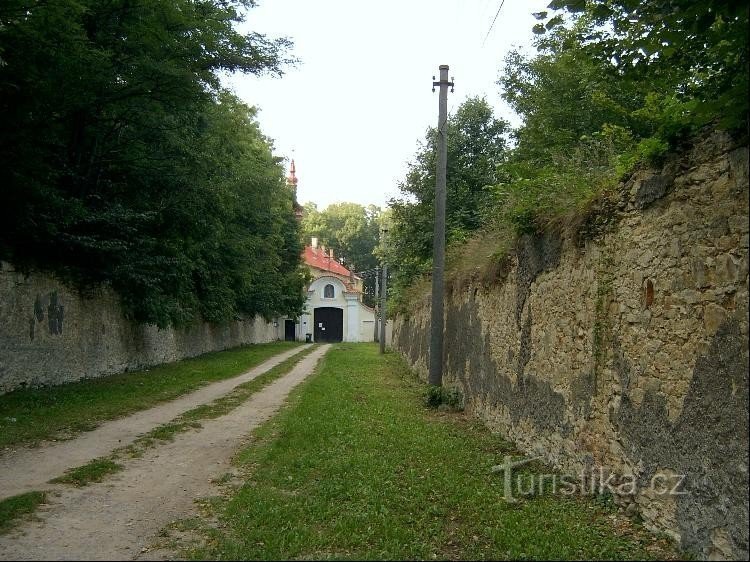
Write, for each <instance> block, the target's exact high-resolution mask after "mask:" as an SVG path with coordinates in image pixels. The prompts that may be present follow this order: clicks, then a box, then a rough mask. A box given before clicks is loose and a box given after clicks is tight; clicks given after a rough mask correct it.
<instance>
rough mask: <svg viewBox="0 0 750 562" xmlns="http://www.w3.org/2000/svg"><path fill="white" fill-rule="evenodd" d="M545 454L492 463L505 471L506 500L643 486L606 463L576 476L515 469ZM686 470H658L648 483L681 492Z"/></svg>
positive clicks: (658, 491)
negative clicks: (606, 465) (615, 471)
mask: <svg viewBox="0 0 750 562" xmlns="http://www.w3.org/2000/svg"><path fill="white" fill-rule="evenodd" d="M542 458H543V457H534V458H524V459H517V460H513V458H512V457H510V456H505V457H504V458H503V463H502V464H498V465H496V466H493V467H492V471H493V472H501V473H502V474H503V492H504V494H505V499H506V501H509V502H513V501H515V499H516V497H528V496H535V495H543V494H552V495H555V494H560V495H567V496H572V495H605V494H612V495H617V496H635V495H637V494H638V493H639V491H641V490H642V489H643V488H644V486H643V485H639V484H638V478H637V477H636V476H633V475H624V476H619V477H618V476H617V475H616V474H615V473H614V472H610V471H609V470H607V469H606V468H604V467H599V469H598V470H594V471H591V472H588V473H586V472H585V471H583V470H582V471H581V472H580V473H579V474H578V475H577V476H571V475H568V474H552V473H546V474H544V473H534V472H519V471H516V472H514V469H518V468H520V467H522V466H524V465H527V464H529V463H532V462H534V461H538V460H542ZM684 481H685V475H684V474H665V473H661V472H657V473H656V474H654V475H653V476H652V477H651V479H650V480H649V481H648V484H647V486H645V487H648V488H649V489H650V490H651V492H652V493H653V494H654V495H658V496H665V495H668V496H681V495H685V494H687V492H686V491H685V490H684V489H683V482H684Z"/></svg>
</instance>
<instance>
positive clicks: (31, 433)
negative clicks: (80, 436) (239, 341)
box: [0, 342, 304, 448]
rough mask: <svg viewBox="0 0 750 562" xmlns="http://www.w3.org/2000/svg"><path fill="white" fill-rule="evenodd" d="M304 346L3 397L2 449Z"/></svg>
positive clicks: (232, 353)
mask: <svg viewBox="0 0 750 562" xmlns="http://www.w3.org/2000/svg"><path fill="white" fill-rule="evenodd" d="M299 345H304V344H300V343H297V342H273V343H268V344H254V345H249V346H244V347H239V348H235V349H230V350H226V351H217V352H212V353H207V354H205V355H200V356H198V357H193V358H191V359H185V360H182V361H177V362H175V363H168V364H164V365H158V366H155V367H151V368H150V369H145V370H142V371H133V372H128V373H121V374H117V375H109V376H106V377H101V378H97V379H89V380H83V381H78V382H71V383H67V384H63V385H60V386H55V387H43V388H34V389H21V390H16V391H14V392H11V393H8V394H5V395H2V396H0V448H2V447H8V446H10V445H15V444H21V443H22V444H29V445H30V444H34V443H37V442H39V441H41V440H44V439H66V438H70V437H72V436H74V435H75V434H76V433H78V432H80V431H89V430H91V429H94V428H95V427H97V426H98V425H99V424H100V423H101V422H103V421H106V420H110V419H114V418H118V417H122V416H124V415H126V414H130V413H132V412H137V411H140V410H145V409H147V408H150V407H151V406H154V405H156V404H158V403H160V402H166V401H168V400H173V399H174V398H177V397H178V396H181V395H183V394H186V393H188V392H191V391H193V390H196V389H197V388H199V387H201V386H204V385H207V384H209V383H212V382H216V381H219V380H224V379H228V378H231V377H234V376H237V375H240V374H242V373H244V372H245V371H247V370H248V369H250V368H252V367H255V366H257V365H259V364H261V363H262V362H263V361H266V360H267V359H270V358H271V357H273V356H274V355H277V354H279V353H282V352H284V351H287V350H289V349H292V348H293V347H296V346H299Z"/></svg>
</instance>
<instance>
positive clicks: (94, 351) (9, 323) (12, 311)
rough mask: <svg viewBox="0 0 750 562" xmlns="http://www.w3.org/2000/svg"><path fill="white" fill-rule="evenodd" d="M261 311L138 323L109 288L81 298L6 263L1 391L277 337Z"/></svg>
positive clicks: (0, 307) (0, 279)
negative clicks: (223, 320) (239, 317)
mask: <svg viewBox="0 0 750 562" xmlns="http://www.w3.org/2000/svg"><path fill="white" fill-rule="evenodd" d="M278 330H279V328H278V327H274V325H273V323H272V322H266V321H265V320H263V319H262V318H256V319H255V320H249V321H242V322H240V321H238V322H231V323H228V324H226V325H222V326H218V325H212V324H207V323H201V324H196V325H195V326H193V327H191V328H189V329H185V330H173V329H166V330H159V329H157V328H156V326H150V325H141V326H138V325H135V324H133V323H132V322H129V321H128V320H127V319H126V318H125V317H124V316H123V314H122V310H121V308H120V305H119V301H118V299H117V297H116V296H115V294H114V293H113V292H112V291H110V290H105V289H102V290H99V291H97V292H96V293H95V294H94V295H91V296H90V297H86V298H84V297H82V296H80V295H79V294H78V293H76V292H75V291H72V290H71V289H69V288H67V287H65V286H64V285H63V284H62V283H60V282H59V281H57V280H56V279H54V278H53V277H51V276H46V275H41V274H33V275H31V276H29V277H25V276H24V275H22V274H20V273H18V272H16V271H14V270H13V268H12V267H11V266H9V265H8V264H5V263H2V262H0V394H2V393H4V392H8V391H10V390H13V389H15V388H18V387H21V386H37V385H53V384H60V383H63V382H68V381H73V380H78V379H82V378H91V377H99V376H103V375H109V374H113V373H120V372H123V371H126V370H132V369H138V368H142V367H146V366H150V365H155V364H158V363H165V362H168V361H176V360H179V359H183V358H185V357H192V356H195V355H200V354H201V353H206V352H209V351H216V350H220V349H227V348H229V347H234V346H238V345H244V344H249V343H263V342H269V341H274V340H276V339H278V337H277V336H278Z"/></svg>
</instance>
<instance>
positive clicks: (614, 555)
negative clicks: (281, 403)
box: [171, 344, 675, 560]
mask: <svg viewBox="0 0 750 562" xmlns="http://www.w3.org/2000/svg"><path fill="white" fill-rule="evenodd" d="M423 396H424V386H423V385H421V384H419V383H417V382H416V381H415V380H414V379H413V377H412V375H411V374H410V372H409V371H408V369H407V368H406V367H405V364H404V363H403V361H402V360H401V359H400V358H399V357H398V356H396V355H395V354H386V355H385V356H378V353H377V347H375V346H374V345H369V344H358V345H357V344H355V345H352V344H344V345H338V346H336V347H335V348H334V349H333V350H331V351H330V352H329V353H328V354H327V356H326V357H325V358H324V359H323V360H322V362H321V364H320V365H319V368H318V372H317V374H316V375H314V376H313V377H312V378H311V379H309V380H308V381H307V382H306V383H305V384H303V385H302V386H300V387H298V388H297V389H295V390H294V391H293V393H292V395H291V396H290V399H289V402H288V405H287V406H286V407H285V409H283V410H282V411H281V413H280V414H279V415H278V416H277V417H275V418H274V419H272V420H270V421H269V422H267V423H266V424H264V425H263V426H261V427H260V428H258V430H257V431H256V437H257V440H256V442H255V444H254V445H252V446H250V447H248V448H246V449H244V450H243V451H242V452H241V453H240V454H239V455H238V457H237V458H236V463H237V464H238V465H239V467H240V470H241V471H243V472H244V474H245V478H246V479H247V481H246V482H245V484H244V485H243V486H242V487H241V488H239V489H238V490H233V489H227V490H226V493H227V496H226V497H225V498H224V499H222V500H219V501H218V503H216V502H214V503H213V507H212V508H211V509H212V510H213V511H212V512H210V513H209V514H208V516H207V521H210V520H211V519H213V518H218V523H217V524H211V523H209V522H204V524H203V526H202V529H199V532H198V533H197V535H196V534H195V532H193V533H192V536H193V539H195V537H196V536H197V540H193V541H192V542H191V540H188V542H180V539H179V538H178V539H176V540H177V541H178V542H177V543H176V544H178V545H181V546H180V548H181V550H182V552H181V553H180V556H186V557H188V558H193V559H237V560H252V559H286V560H289V559H331V558H354V559H433V558H438V559H508V558H511V559H517V558H529V559H642V558H669V557H672V556H674V555H675V553H674V551H673V550H671V546H670V545H669V544H668V543H666V542H665V541H663V540H657V539H656V538H654V537H652V536H651V535H650V534H649V533H648V532H646V531H645V530H644V529H643V528H642V527H640V526H639V525H637V524H635V523H633V522H631V521H630V520H629V519H627V518H625V517H624V516H622V515H620V514H618V513H617V512H615V511H614V510H613V509H612V508H611V507H608V506H607V505H606V503H604V502H601V501H596V500H595V499H593V498H584V497H565V498H563V497H560V496H551V495H538V496H534V497H527V498H521V499H519V500H518V501H516V502H514V503H509V502H506V501H505V499H504V493H503V478H502V477H501V476H499V475H497V474H493V473H492V470H491V468H492V466H494V465H496V464H498V463H499V462H501V460H502V459H503V457H504V455H507V454H511V453H513V452H514V450H513V448H512V447H511V446H510V445H509V444H508V443H507V442H505V441H503V440H501V439H499V438H498V437H497V436H495V435H492V434H491V433H490V432H488V431H487V430H486V428H484V427H483V426H482V425H481V424H479V423H477V422H475V421H472V420H470V419H468V418H467V417H466V416H465V415H464V414H461V413H450V414H446V413H437V412H435V411H433V410H428V409H427V408H425V407H424V405H423ZM519 470H527V471H533V470H541V468H540V467H537V466H534V465H533V464H530V465H527V466H526V467H524V468H523V469H519ZM194 526H195V525H194V524H193V527H194ZM182 540H183V541H184V540H185V538H184V536H183V539H182ZM171 544H175V543H174V542H173V543H171Z"/></svg>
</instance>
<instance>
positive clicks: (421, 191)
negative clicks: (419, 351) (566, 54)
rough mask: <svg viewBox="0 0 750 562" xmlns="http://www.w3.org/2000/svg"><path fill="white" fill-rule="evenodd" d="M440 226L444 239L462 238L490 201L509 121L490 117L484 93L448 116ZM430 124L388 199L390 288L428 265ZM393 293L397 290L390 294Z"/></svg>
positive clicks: (432, 163) (431, 200) (432, 140)
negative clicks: (397, 191) (395, 191)
mask: <svg viewBox="0 0 750 562" xmlns="http://www.w3.org/2000/svg"><path fill="white" fill-rule="evenodd" d="M447 127H448V164H447V177H448V179H447V204H446V230H447V241H448V243H449V244H450V243H455V242H459V241H461V240H465V239H466V238H467V236H469V235H470V233H472V232H474V231H476V230H477V229H479V228H480V227H481V226H482V224H483V222H484V220H485V214H486V212H487V210H488V205H489V204H490V203H491V202H493V200H494V199H493V189H492V186H493V185H494V184H496V183H497V175H496V168H497V166H498V164H500V163H501V162H503V161H504V159H505V156H506V149H507V140H506V136H507V134H508V132H509V126H508V123H507V122H506V121H504V120H503V119H500V118H497V117H495V116H494V113H493V110H492V108H491V107H490V105H489V104H488V103H487V101H486V100H485V99H484V98H469V99H467V100H466V101H464V102H463V103H462V104H461V105H460V106H459V108H458V109H457V110H456V113H455V114H454V115H451V116H449V117H448V123H447ZM435 141H436V134H435V129H433V128H430V129H428V131H427V134H426V137H425V140H424V141H423V142H422V143H421V144H420V146H419V149H418V151H417V154H416V156H415V159H414V161H413V162H412V163H411V164H410V165H409V169H408V171H407V174H406V177H405V178H404V180H403V181H402V182H401V184H400V185H399V188H400V191H401V196H400V197H398V198H394V199H392V200H391V201H390V202H389V206H390V208H391V212H392V216H391V221H392V228H391V230H390V233H389V236H388V251H389V256H390V260H389V263H390V265H391V266H392V267H393V268H394V292H395V293H398V292H399V291H400V290H401V289H403V288H404V287H406V286H407V285H408V284H409V283H411V282H412V281H413V280H414V279H415V278H416V277H418V276H420V275H422V274H425V273H426V272H427V271H429V269H430V264H431V260H432V231H433V228H432V225H433V221H434V199H435V165H436V146H435ZM396 296H397V297H398V294H396Z"/></svg>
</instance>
